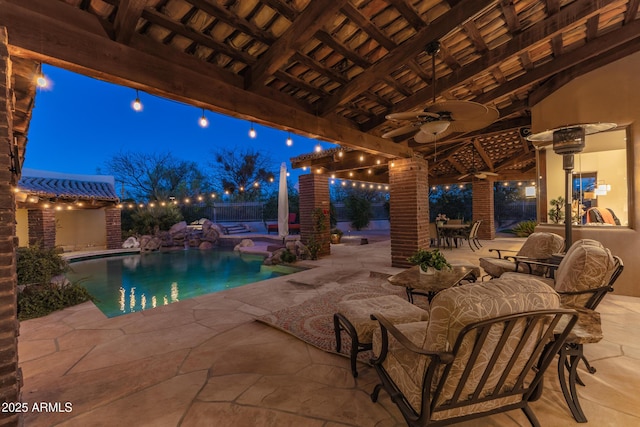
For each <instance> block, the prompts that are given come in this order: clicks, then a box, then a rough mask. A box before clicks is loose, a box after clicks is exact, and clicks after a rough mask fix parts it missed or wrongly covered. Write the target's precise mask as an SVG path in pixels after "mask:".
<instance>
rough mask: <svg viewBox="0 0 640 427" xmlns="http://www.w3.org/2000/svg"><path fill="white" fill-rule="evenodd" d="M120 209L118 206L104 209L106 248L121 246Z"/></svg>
mask: <svg viewBox="0 0 640 427" xmlns="http://www.w3.org/2000/svg"><path fill="white" fill-rule="evenodd" d="M121 213H122V212H121V211H120V209H118V208H106V209H105V210H104V222H105V226H106V227H107V249H120V248H122V222H121Z"/></svg>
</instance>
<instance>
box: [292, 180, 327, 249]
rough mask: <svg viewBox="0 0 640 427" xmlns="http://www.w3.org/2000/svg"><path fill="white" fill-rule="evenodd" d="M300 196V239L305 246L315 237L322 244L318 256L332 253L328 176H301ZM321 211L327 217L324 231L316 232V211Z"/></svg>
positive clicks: (299, 181)
mask: <svg viewBox="0 0 640 427" xmlns="http://www.w3.org/2000/svg"><path fill="white" fill-rule="evenodd" d="M298 183H299V194H300V203H299V205H300V238H301V240H302V242H303V243H304V244H308V243H309V239H310V238H311V237H312V236H313V237H314V238H315V239H316V240H317V241H319V242H320V250H319V251H318V255H319V256H322V255H329V254H330V253H331V246H330V244H329V241H330V240H329V239H330V234H331V230H330V222H329V181H328V179H327V177H326V176H323V175H317V174H308V175H300V177H299V178H298ZM316 209H319V211H318V212H320V211H321V212H322V213H323V214H324V216H325V220H324V230H323V231H322V232H321V233H317V232H315V231H314V211H315V210H316Z"/></svg>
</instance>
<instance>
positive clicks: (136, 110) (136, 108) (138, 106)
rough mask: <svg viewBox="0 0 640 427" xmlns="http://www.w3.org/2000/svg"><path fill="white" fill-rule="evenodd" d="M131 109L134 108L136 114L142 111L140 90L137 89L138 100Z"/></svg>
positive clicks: (132, 104)
mask: <svg viewBox="0 0 640 427" xmlns="http://www.w3.org/2000/svg"><path fill="white" fill-rule="evenodd" d="M131 108H133V111H135V112H136V113H139V112H140V111H142V102H140V96H139V94H138V89H136V99H135V100H134V101H133V102H132V103H131Z"/></svg>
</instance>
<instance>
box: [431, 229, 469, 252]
mask: <svg viewBox="0 0 640 427" xmlns="http://www.w3.org/2000/svg"><path fill="white" fill-rule="evenodd" d="M469 227H470V225H469V224H437V223H436V230H437V231H438V239H437V242H438V247H442V246H443V245H442V243H443V242H445V243H446V244H447V246H449V248H452V249H453V246H454V245H455V247H456V248H457V247H458V238H460V237H462V235H463V233H462V231H464V230H468V229H469Z"/></svg>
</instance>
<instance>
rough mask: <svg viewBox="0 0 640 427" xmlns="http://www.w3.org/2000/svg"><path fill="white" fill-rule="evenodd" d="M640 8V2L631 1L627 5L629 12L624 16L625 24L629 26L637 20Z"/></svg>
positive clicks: (639, 0) (637, 0)
mask: <svg viewBox="0 0 640 427" xmlns="http://www.w3.org/2000/svg"><path fill="white" fill-rule="evenodd" d="M639 6H640V0H629V3H628V4H627V11H626V12H625V14H624V24H625V25H627V24H628V23H629V22H631V21H633V20H634V19H636V16H638V7H639Z"/></svg>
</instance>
